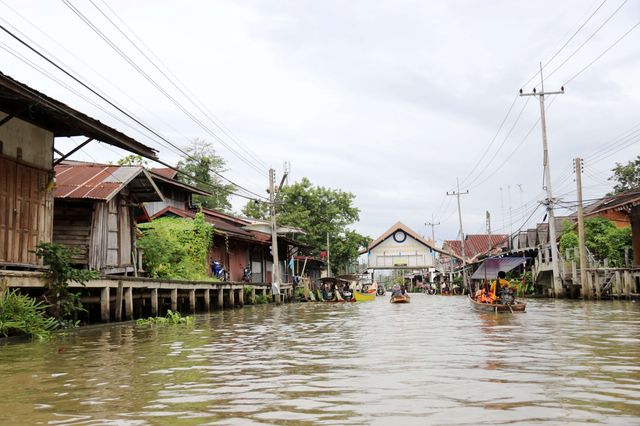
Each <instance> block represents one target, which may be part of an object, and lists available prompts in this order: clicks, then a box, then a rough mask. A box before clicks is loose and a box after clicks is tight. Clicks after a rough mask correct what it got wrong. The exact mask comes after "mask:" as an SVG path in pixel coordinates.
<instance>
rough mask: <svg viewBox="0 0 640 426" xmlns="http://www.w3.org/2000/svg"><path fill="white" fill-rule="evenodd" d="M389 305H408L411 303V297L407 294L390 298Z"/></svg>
mask: <svg viewBox="0 0 640 426" xmlns="http://www.w3.org/2000/svg"><path fill="white" fill-rule="evenodd" d="M390 302H391V303H409V302H411V296H409V295H408V294H398V295H395V296H393V295H392V296H391V300H390Z"/></svg>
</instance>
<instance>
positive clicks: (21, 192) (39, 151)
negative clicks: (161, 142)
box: [0, 73, 157, 269]
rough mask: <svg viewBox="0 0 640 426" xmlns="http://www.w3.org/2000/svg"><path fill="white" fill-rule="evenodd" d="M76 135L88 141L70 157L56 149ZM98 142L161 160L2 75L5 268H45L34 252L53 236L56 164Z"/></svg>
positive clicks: (0, 196) (1, 239) (0, 259)
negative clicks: (64, 139)
mask: <svg viewBox="0 0 640 426" xmlns="http://www.w3.org/2000/svg"><path fill="white" fill-rule="evenodd" d="M72 136H84V137H86V138H87V139H86V140H84V141H82V142H80V143H79V144H78V145H77V146H76V147H75V148H74V149H72V150H71V151H69V152H67V153H63V152H60V150H59V149H56V147H55V140H56V138H59V137H72ZM93 140H97V141H101V142H104V143H107V144H110V145H113V146H116V147H119V148H122V149H125V150H127V151H129V152H133V153H135V154H139V155H141V156H143V157H146V158H150V159H156V158H157V157H156V151H155V150H154V149H152V148H149V147H148V146H145V145H143V144H141V143H139V142H137V141H135V140H134V139H132V138H130V137H128V136H126V135H124V134H123V133H120V132H118V131H117V130H115V129H113V128H111V127H109V126H106V125H104V124H103V123H101V122H100V121H98V120H96V119H94V118H91V117H89V116H87V115H85V114H83V113H81V112H79V111H77V110H75V109H73V108H71V107H69V106H67V105H65V104H63V103H62V102H59V101H57V100H55V99H52V98H50V97H49V96H47V95H45V94H43V93H40V92H38V91H37V90H35V89H32V88H31V87H29V86H27V85H25V84H23V83H20V82H18V81H16V80H14V79H12V78H11V77H8V76H6V75H4V74H2V73H0V268H21V269H23V268H36V269H37V268H38V267H40V266H41V262H40V260H39V259H38V258H36V256H35V254H34V250H35V248H36V246H37V245H38V244H40V243H42V242H51V240H52V236H53V187H54V165H55V164H56V163H58V162H60V161H61V160H64V159H65V158H67V157H68V156H70V155H72V154H73V153H74V152H76V151H77V150H78V149H81V148H82V147H84V146H86V145H87V144H88V143H90V142H91V141H93ZM54 152H56V153H57V154H58V156H59V158H58V159H57V160H56V159H54Z"/></svg>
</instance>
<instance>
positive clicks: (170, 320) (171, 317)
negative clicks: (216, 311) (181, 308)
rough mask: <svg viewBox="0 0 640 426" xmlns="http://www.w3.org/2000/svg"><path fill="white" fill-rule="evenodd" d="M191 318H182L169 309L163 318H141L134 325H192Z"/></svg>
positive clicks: (178, 313)
mask: <svg viewBox="0 0 640 426" xmlns="http://www.w3.org/2000/svg"><path fill="white" fill-rule="evenodd" d="M192 323H193V317H192V316H186V317H183V316H182V314H180V312H174V311H172V310H171V309H169V310H168V311H167V315H165V316H164V317H149V318H146V319H145V318H141V319H139V320H137V321H136V325H141V326H142V325H178V324H192Z"/></svg>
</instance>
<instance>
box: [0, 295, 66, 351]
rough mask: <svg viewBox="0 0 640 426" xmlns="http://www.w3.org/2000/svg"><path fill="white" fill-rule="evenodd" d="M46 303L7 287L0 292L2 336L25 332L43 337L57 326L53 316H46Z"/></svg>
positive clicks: (0, 331) (0, 326)
mask: <svg viewBox="0 0 640 426" xmlns="http://www.w3.org/2000/svg"><path fill="white" fill-rule="evenodd" d="M46 310H47V305H45V304H43V303H42V302H37V301H36V300H35V299H34V298H32V297H29V296H26V295H24V294H20V293H18V292H17V291H16V290H12V289H8V290H5V291H2V292H1V293H0V333H2V335H3V336H4V337H9V336H16V335H20V334H27V335H30V336H32V337H36V338H38V339H44V338H46V337H48V336H49V334H50V332H51V331H52V330H54V329H55V328H56V327H57V321H56V319H55V318H52V317H47V314H46Z"/></svg>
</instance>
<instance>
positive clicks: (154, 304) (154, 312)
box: [151, 288, 158, 317]
mask: <svg viewBox="0 0 640 426" xmlns="http://www.w3.org/2000/svg"><path fill="white" fill-rule="evenodd" d="M151 316H152V317H157V316H158V289H157V288H152V289H151Z"/></svg>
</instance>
